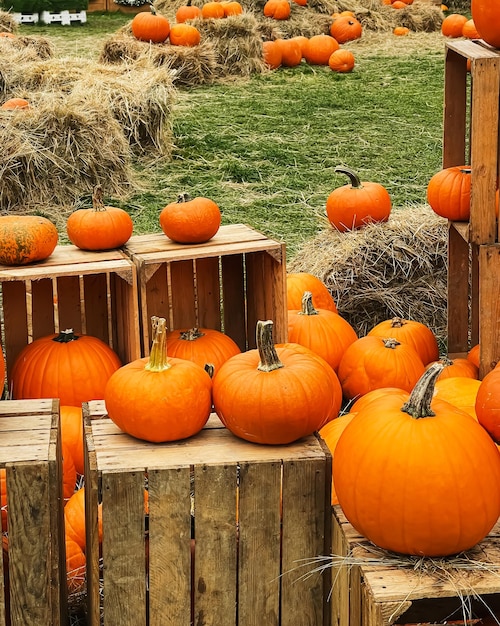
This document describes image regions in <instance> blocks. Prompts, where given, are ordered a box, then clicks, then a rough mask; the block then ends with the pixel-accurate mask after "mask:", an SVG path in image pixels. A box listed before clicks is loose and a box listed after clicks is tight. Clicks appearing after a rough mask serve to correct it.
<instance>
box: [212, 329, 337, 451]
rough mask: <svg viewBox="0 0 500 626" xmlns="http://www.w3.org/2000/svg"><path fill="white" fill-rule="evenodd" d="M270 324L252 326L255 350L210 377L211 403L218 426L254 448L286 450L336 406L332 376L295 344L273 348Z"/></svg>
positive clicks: (239, 355) (320, 422)
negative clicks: (282, 447)
mask: <svg viewBox="0 0 500 626" xmlns="http://www.w3.org/2000/svg"><path fill="white" fill-rule="evenodd" d="M272 329H273V322H272V321H270V320H268V321H259V322H257V348H256V349H254V350H248V351H247V352H242V353H241V354H237V355H236V356H233V357H231V358H230V359H228V360H227V361H226V362H225V363H224V365H223V366H222V367H221V368H220V370H219V371H218V372H217V373H216V374H215V377H214V381H213V400H214V407H215V410H216V412H217V415H218V416H219V418H220V419H221V421H222V423H223V424H224V425H225V426H226V427H227V428H228V429H229V430H230V431H231V432H232V433H233V434H234V435H236V436H237V437H240V438H241V439H246V440H247V441H251V442H253V443H261V444H271V445H278V444H286V443H291V442H293V441H296V440H297V439H300V438H301V437H305V436H307V435H310V434H312V433H313V432H314V431H316V430H318V429H319V428H321V426H323V425H324V424H325V423H326V421H327V420H328V419H329V417H330V416H331V412H332V406H333V405H335V404H336V402H337V398H336V393H337V391H336V388H335V387H334V384H333V382H332V373H333V370H332V369H331V368H330V367H329V366H328V365H327V364H326V363H325V361H324V360H323V359H322V358H321V357H319V356H318V355H317V354H314V353H312V352H311V351H310V350H309V349H308V348H305V347H303V346H298V348H296V347H295V345H294V344H290V343H287V344H283V345H282V346H279V345H278V346H275V345H274V343H273V337H272Z"/></svg>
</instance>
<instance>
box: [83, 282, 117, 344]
mask: <svg viewBox="0 0 500 626" xmlns="http://www.w3.org/2000/svg"><path fill="white" fill-rule="evenodd" d="M109 280H110V276H109V274H107V273H104V272H101V273H99V274H87V275H85V276H82V282H83V285H82V286H83V297H84V300H83V302H82V307H81V309H80V323H81V326H82V332H84V333H85V334H87V335H92V336H93V337H98V338H99V339H101V340H102V341H104V342H105V343H107V344H108V345H111V346H112V333H111V332H110V330H111V329H110V327H109V326H110V324H111V325H112V318H111V302H110V289H109Z"/></svg>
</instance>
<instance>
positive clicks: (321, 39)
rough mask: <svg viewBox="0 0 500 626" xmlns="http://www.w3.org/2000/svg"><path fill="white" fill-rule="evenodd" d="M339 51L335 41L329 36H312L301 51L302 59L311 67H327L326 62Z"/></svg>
mask: <svg viewBox="0 0 500 626" xmlns="http://www.w3.org/2000/svg"><path fill="white" fill-rule="evenodd" d="M338 49H339V44H338V42H337V40H336V39H334V38H333V37H330V35H324V34H322V35H313V36H312V37H310V38H309V39H308V41H307V44H305V45H304V47H303V49H302V54H303V56H304V59H305V60H306V61H307V62H308V63H310V64H311V65H328V60H329V58H330V57H331V55H332V54H333V53H334V52H335V50H338Z"/></svg>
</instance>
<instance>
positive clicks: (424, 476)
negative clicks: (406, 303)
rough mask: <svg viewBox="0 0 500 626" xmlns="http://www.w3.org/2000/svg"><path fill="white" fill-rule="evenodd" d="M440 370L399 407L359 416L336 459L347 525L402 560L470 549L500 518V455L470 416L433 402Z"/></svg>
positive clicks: (387, 403) (387, 404) (381, 403)
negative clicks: (407, 556) (404, 557)
mask: <svg viewBox="0 0 500 626" xmlns="http://www.w3.org/2000/svg"><path fill="white" fill-rule="evenodd" d="M441 368H442V365H441V364H439V363H438V364H435V365H434V366H433V367H432V368H430V369H429V370H427V371H426V372H425V374H424V375H423V376H422V377H421V378H420V379H419V380H418V381H417V383H416V384H415V386H414V388H413V389H412V391H411V393H409V394H408V399H407V401H406V402H404V403H403V404H402V403H401V400H400V399H399V398H398V397H397V396H388V397H386V398H380V399H379V400H377V401H375V402H373V403H371V404H370V405H368V406H367V407H366V409H365V410H364V411H359V412H358V413H357V414H356V415H355V416H354V418H353V419H352V421H351V423H350V424H349V425H348V426H347V427H346V428H345V430H344V432H343V433H342V434H341V436H340V438H339V440H338V442H337V445H336V447H335V454H334V456H333V479H334V484H335V491H336V494H337V497H338V500H339V504H340V505H341V507H342V510H343V512H344V514H345V515H346V517H347V519H348V520H349V521H350V523H351V524H352V525H353V526H354V528H355V529H356V530H357V531H358V532H359V533H361V534H362V535H363V536H364V537H366V538H367V539H369V540H370V541H371V542H373V543H374V544H375V545H377V546H379V547H381V548H383V549H385V550H390V551H392V552H396V553H400V554H410V555H415V556H428V557H441V556H449V555H453V554H457V553H459V552H462V551H464V550H468V549H470V548H472V547H473V546H475V545H476V544H477V543H478V542H479V541H481V540H482V539H483V538H484V537H485V536H486V535H487V534H488V533H489V532H490V530H491V529H492V528H493V526H494V525H495V523H496V522H497V520H498V517H499V515H500V489H498V485H499V484H500V454H499V452H498V449H497V447H496V446H495V445H494V443H493V442H492V441H491V439H490V438H489V437H488V436H487V433H486V432H485V431H484V429H482V428H481V427H480V426H479V425H478V423H477V422H476V421H475V420H474V419H473V418H471V416H470V415H468V414H466V413H464V412H463V411H461V410H460V409H457V408H456V407H454V406H452V405H451V404H449V403H448V402H444V401H441V400H438V399H433V392H434V383H435V380H436V378H437V376H438V375H439V373H440V371H441ZM457 459H458V460H459V461H458V462H457ZM436 477H439V480H436ZM353 485H356V488H355V489H354V488H353ZM443 502H445V503H446V506H445V507H443ZM374 511H376V512H377V514H376V515H374Z"/></svg>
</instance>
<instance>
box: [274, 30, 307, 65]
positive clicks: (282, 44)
mask: <svg viewBox="0 0 500 626" xmlns="http://www.w3.org/2000/svg"><path fill="white" fill-rule="evenodd" d="M276 45H277V46H278V48H279V49H280V52H281V65H282V66H283V67H297V65H299V64H300V62H301V61H302V45H301V43H300V42H299V41H298V40H297V39H295V37H292V38H291V39H276Z"/></svg>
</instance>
